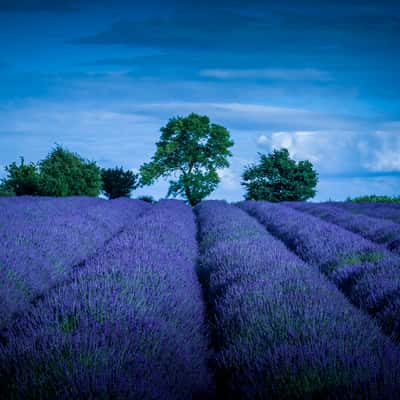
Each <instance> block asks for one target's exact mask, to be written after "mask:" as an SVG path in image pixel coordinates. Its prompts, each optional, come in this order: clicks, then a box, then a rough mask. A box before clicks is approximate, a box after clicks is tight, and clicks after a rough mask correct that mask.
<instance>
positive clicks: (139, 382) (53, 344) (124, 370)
mask: <svg viewBox="0 0 400 400" xmlns="http://www.w3.org/2000/svg"><path fill="white" fill-rule="evenodd" d="M126 217H129V212H128V211H127V213H126ZM196 258H197V242H196V225H195V220H194V215H193V213H192V211H191V209H190V208H189V207H187V206H186V205H185V204H184V203H183V202H180V201H173V200H171V201H161V202H159V203H158V204H156V205H154V206H152V208H150V209H149V210H148V211H147V212H146V213H145V214H144V215H143V216H142V217H140V218H139V219H137V220H136V221H135V222H134V223H133V224H132V225H131V226H128V227H127V228H126V229H125V230H124V232H123V233H121V234H119V235H117V236H116V237H115V238H113V239H112V240H111V241H109V242H108V243H107V244H106V246H105V247H104V249H103V250H102V251H101V252H99V253H98V254H97V255H96V256H93V257H92V258H91V259H90V260H88V261H87V262H86V265H85V267H84V268H82V269H80V270H78V271H75V272H74V273H73V279H72V280H71V281H70V282H68V284H65V285H61V286H58V287H57V288H55V289H54V290H52V291H51V292H50V293H49V294H48V295H47V296H45V297H44V299H42V300H41V301H39V302H38V303H37V304H36V305H35V306H34V307H32V308H31V309H30V311H29V313H26V314H25V315H24V316H23V317H22V318H20V319H19V320H18V321H16V322H15V323H14V324H13V325H12V327H11V328H10V329H9V330H8V331H7V334H6V336H5V340H4V342H5V343H4V344H2V345H0V387H3V388H5V390H4V391H3V393H6V395H5V397H3V398H5V399H11V398H12V399H27V398H46V399H47V398H57V399H110V398H112V399H166V400H168V399H185V400H186V399H191V398H193V399H196V398H198V399H206V398H210V397H211V396H212V383H211V380H210V377H209V374H208V370H207V365H206V358H207V345H208V341H207V336H206V332H205V325H204V306H203V302H202V293H201V288H200V285H199V282H198V280H197V275H196V270H195V262H196Z"/></svg>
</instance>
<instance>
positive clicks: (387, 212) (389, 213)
mask: <svg viewBox="0 0 400 400" xmlns="http://www.w3.org/2000/svg"><path fill="white" fill-rule="evenodd" d="M332 205H334V206H335V207H340V208H343V209H345V210H348V211H350V212H352V213H354V214H362V215H367V216H369V217H374V218H383V219H387V220H389V221H392V222H395V223H397V224H400V204H397V203H352V202H350V201H344V202H333V203H332Z"/></svg>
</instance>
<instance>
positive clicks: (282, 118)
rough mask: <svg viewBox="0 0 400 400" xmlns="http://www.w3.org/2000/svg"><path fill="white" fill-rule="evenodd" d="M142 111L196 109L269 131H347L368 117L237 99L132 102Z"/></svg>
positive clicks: (226, 121) (239, 126)
mask: <svg viewBox="0 0 400 400" xmlns="http://www.w3.org/2000/svg"><path fill="white" fill-rule="evenodd" d="M135 111H137V112H139V113H143V114H158V115H160V116H163V117H165V118H167V117H170V116H171V115H182V114H187V113H190V112H196V113H201V114H206V115H209V116H210V118H212V119H213V120H216V121H218V123H222V124H228V125H229V126H230V127H232V128H237V129H242V130H260V129H265V130H269V131H278V130H285V131H295V130H301V131H314V130H321V131H322V130H323V131H335V132H338V134H339V135H344V136H345V135H346V134H347V133H348V132H349V131H354V130H360V129H363V128H365V127H366V126H367V125H368V124H369V121H365V120H362V119H357V118H349V117H348V116H343V117H342V116H340V115H329V114H325V113H321V112H317V111H312V110H308V109H305V108H295V107H282V106H275V105H267V104H252V103H239V102H193V101H187V102H164V103H146V104H143V105H137V106H135Z"/></svg>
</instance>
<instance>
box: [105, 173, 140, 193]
mask: <svg viewBox="0 0 400 400" xmlns="http://www.w3.org/2000/svg"><path fill="white" fill-rule="evenodd" d="M101 178H102V181H103V186H102V190H103V192H104V194H105V195H106V196H107V197H108V198H109V199H116V198H117V197H129V196H130V194H131V191H132V190H134V189H136V188H137V187H138V185H139V175H138V174H134V173H133V172H132V171H124V170H123V169H122V167H120V168H117V167H115V168H108V169H102V171H101Z"/></svg>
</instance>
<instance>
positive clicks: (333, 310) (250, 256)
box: [196, 201, 400, 399]
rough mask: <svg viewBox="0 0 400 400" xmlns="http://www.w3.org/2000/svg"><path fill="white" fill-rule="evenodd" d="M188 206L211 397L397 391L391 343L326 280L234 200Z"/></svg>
mask: <svg viewBox="0 0 400 400" xmlns="http://www.w3.org/2000/svg"><path fill="white" fill-rule="evenodd" d="M242 206H243V208H246V209H248V210H250V206H249V205H246V204H242ZM196 211H197V213H198V220H199V227H200V230H199V239H200V246H201V247H200V248H201V260H200V261H201V263H200V269H199V274H200V277H201V281H202V284H203V286H204V289H205V294H206V301H207V303H208V316H209V325H210V327H211V343H212V345H213V347H214V350H215V354H214V356H213V368H214V371H215V378H216V384H217V394H218V398H221V399H222V398H238V399H264V398H265V399H266V398H276V399H284V398H288V399H302V398H326V399H329V398H331V399H338V398H341V399H354V398H365V399H366V398H369V399H380V398H388V399H390V398H393V399H394V398H398V397H399V396H400V352H399V349H398V348H397V347H396V346H395V345H394V344H393V342H391V341H390V340H389V339H388V338H387V337H385V336H384V335H383V334H382V333H381V331H380V329H379V328H378V327H377V326H376V325H375V323H374V322H373V321H372V320H371V319H370V318H368V317H367V316H366V315H365V314H363V313H362V312H361V311H359V310H357V309H356V308H355V307H354V306H352V305H351V304H350V303H349V302H348V301H347V299H346V298H345V296H344V295H343V294H341V293H340V292H339V291H338V290H337V288H336V287H335V286H334V285H333V284H331V283H330V282H328V281H327V280H326V279H325V278H324V277H323V276H322V275H321V274H320V273H319V272H318V271H317V270H316V269H315V268H313V267H312V266H309V265H308V264H305V263H304V262H303V261H301V260H300V259H299V258H297V257H296V256H295V255H294V254H293V253H292V252H290V251H289V250H288V249H287V248H286V246H285V245H284V244H283V243H282V242H280V241H279V240H277V239H275V238H274V237H272V236H271V235H270V234H268V233H267V231H266V230H265V228H264V227H263V226H262V225H260V224H259V223H258V222H257V221H256V220H255V219H254V218H251V217H250V216H249V215H248V214H246V213H245V212H244V211H242V210H240V209H239V208H237V207H234V206H230V205H228V204H226V203H224V202H218V201H208V202H203V203H201V204H200V205H198V206H197V207H196ZM281 216H282V215H281ZM285 222H286V221H282V220H281V223H282V224H284V223H285Z"/></svg>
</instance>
